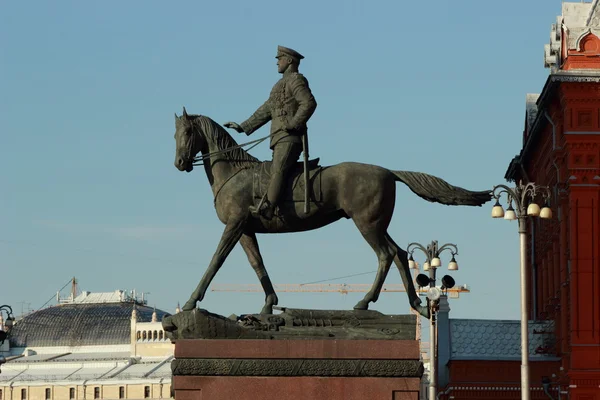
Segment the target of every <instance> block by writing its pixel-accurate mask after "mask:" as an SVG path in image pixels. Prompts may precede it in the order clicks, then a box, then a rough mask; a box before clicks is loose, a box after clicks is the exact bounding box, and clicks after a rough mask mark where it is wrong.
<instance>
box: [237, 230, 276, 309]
mask: <svg viewBox="0 0 600 400" xmlns="http://www.w3.org/2000/svg"><path fill="white" fill-rule="evenodd" d="M240 244H241V245H242V248H243V249H244V251H245V252H246V255H247V256H248V261H249V262H250V265H251V266H252V268H253V269H254V272H256V276H258V280H259V281H260V284H261V285H262V288H263V290H264V291H265V305H264V307H263V309H262V311H261V312H260V313H261V314H273V306H276V305H277V302H278V301H279V300H278V299H277V294H275V290H274V289H273V284H272V283H271V279H270V278H269V274H267V270H266V268H265V265H264V263H263V259H262V256H261V255H260V250H259V248H258V242H257V241H256V234H254V233H245V234H243V235H242V237H241V239H240Z"/></svg>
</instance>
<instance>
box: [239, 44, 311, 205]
mask: <svg viewBox="0 0 600 400" xmlns="http://www.w3.org/2000/svg"><path fill="white" fill-rule="evenodd" d="M282 56H291V57H293V58H296V59H298V60H300V59H302V58H304V57H303V56H302V55H301V54H299V53H298V52H296V51H294V50H292V49H288V48H285V47H282V46H279V48H278V54H277V57H282ZM316 108H317V102H316V101H315V98H314V97H313V95H312V93H311V91H310V87H309V86H308V81H307V80H306V78H305V77H304V76H303V75H302V74H300V73H298V72H287V71H286V72H284V74H283V77H282V78H281V79H280V80H279V81H278V82H277V83H276V84H275V86H273V89H272V90H271V94H270V95H269V99H268V100H267V101H266V102H265V103H264V104H263V105H262V106H260V107H259V109H258V110H256V112H255V113H254V114H252V116H251V117H250V118H248V119H247V120H246V121H244V122H242V123H241V124H240V126H241V127H242V129H243V130H244V132H245V133H246V134H247V135H250V134H252V133H253V132H254V131H256V130H257V129H259V128H260V127H261V126H263V125H265V124H266V123H267V122H269V121H271V149H273V163H272V165H271V181H270V182H269V189H268V191H267V201H268V202H270V203H271V205H272V206H275V205H276V204H277V203H278V201H279V197H280V195H281V192H282V190H283V188H284V183H285V179H286V178H287V172H288V171H289V169H290V168H291V167H292V166H293V165H294V164H295V163H296V161H298V159H299V158H300V154H301V153H302V135H306V133H307V127H306V122H307V121H308V120H309V118H310V117H311V116H312V114H313V113H314V111H315V109H316Z"/></svg>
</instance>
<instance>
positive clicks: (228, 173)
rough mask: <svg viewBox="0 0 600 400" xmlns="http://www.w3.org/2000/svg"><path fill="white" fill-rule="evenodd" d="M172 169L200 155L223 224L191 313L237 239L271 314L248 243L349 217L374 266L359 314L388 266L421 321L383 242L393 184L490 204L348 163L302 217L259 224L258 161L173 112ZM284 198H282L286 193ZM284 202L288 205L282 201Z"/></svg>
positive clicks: (388, 241)
mask: <svg viewBox="0 0 600 400" xmlns="http://www.w3.org/2000/svg"><path fill="white" fill-rule="evenodd" d="M175 142H176V155H175V166H176V167H177V169H179V170H180V171H187V172H190V171H192V169H193V168H194V167H193V165H194V160H195V158H196V155H197V154H198V153H202V158H203V159H204V160H205V162H204V170H205V172H206V175H207V177H208V181H209V182H210V185H211V188H212V191H213V195H214V197H215V208H216V211H217V216H218V217H219V219H220V220H221V222H223V224H225V231H224V232H223V235H222V237H221V240H220V242H219V245H218V247H217V250H216V252H215V254H214V256H213V258H212V260H211V262H210V264H209V266H208V268H207V269H206V272H205V273H204V276H203V277H202V280H201V281H200V283H199V284H198V287H197V288H196V290H194V292H193V293H192V295H191V296H190V299H189V300H188V301H187V303H185V305H184V306H183V310H193V309H194V308H195V307H196V302H198V301H201V300H202V299H203V298H204V295H205V294H206V290H207V289H208V286H209V285H210V282H211V281H212V279H213V278H214V277H215V275H216V273H217V271H218V270H219V268H221V266H222V265H223V263H224V262H225V259H226V258H227V256H228V255H229V253H230V252H231V250H232V249H233V247H234V246H235V245H236V243H237V242H240V243H241V245H242V248H243V249H244V251H245V252H246V255H247V256H248V260H249V261H250V265H251V266H252V268H253V269H254V271H255V272H256V275H257V276H258V279H259V280H260V283H261V285H262V287H263V290H264V291H265V295H266V298H265V305H264V307H263V309H262V311H261V312H262V313H267V314H272V312H273V306H274V305H277V301H278V300H277V294H276V293H275V291H274V289H273V285H272V283H271V280H270V279H269V275H268V274H267V270H266V269H265V266H264V264H263V260H262V256H261V254H260V250H259V248H258V242H257V240H256V234H257V233H283V232H299V231H307V230H312V229H318V228H321V227H323V226H325V225H328V224H331V223H332V222H335V221H337V220H339V219H341V218H351V219H352V221H354V223H355V224H356V227H357V228H358V230H359V231H360V233H361V234H362V235H363V237H364V238H365V240H366V241H367V242H368V243H369V244H370V245H371V247H372V248H373V250H374V251H375V253H376V254H377V259H378V260H379V267H378V269H377V276H376V277H375V282H374V283H373V286H372V287H371V289H370V290H369V292H368V293H367V294H366V295H365V297H364V298H363V299H362V300H361V301H359V302H358V304H356V306H354V308H355V309H360V310H365V309H367V308H368V306H369V303H370V302H376V301H377V299H378V297H379V294H380V292H381V288H382V286H383V282H384V280H385V278H386V276H387V274H388V271H389V269H390V266H391V264H392V262H394V263H395V264H396V267H398V270H399V271H400V275H401V276H402V281H403V283H404V286H405V288H406V292H407V294H408V297H409V302H410V305H411V307H413V308H414V309H415V310H417V311H418V312H419V313H420V314H421V315H423V316H425V317H427V318H428V317H429V312H428V308H427V307H426V306H422V305H421V299H419V296H418V295H417V292H416V291H415V287H414V285H413V282H412V279H411V275H410V270H409V268H408V257H407V256H408V254H407V253H406V251H404V250H403V249H401V248H400V247H399V246H398V245H397V244H396V243H395V242H394V241H393V240H392V238H391V237H390V235H389V234H388V232H387V228H388V226H389V224H390V221H391V219H392V214H393V212H394V205H395V197H396V182H398V181H400V182H403V183H404V184H406V185H407V186H408V187H409V188H410V190H412V191H413V192H414V193H416V194H417V195H418V196H420V197H421V198H423V199H425V200H428V201H431V202H438V203H442V204H447V205H467V206H481V205H482V204H484V203H486V202H487V201H489V200H490V198H491V195H490V192H489V191H481V192H473V191H469V190H465V189H462V188H459V187H456V186H452V185H450V184H449V183H447V182H446V181H444V180H442V179H440V178H437V177H434V176H431V175H427V174H424V173H420V172H408V171H391V170H388V169H385V168H382V167H378V166H375V165H369V164H359V163H354V162H344V163H341V164H337V165H333V166H330V167H325V168H323V169H322V170H321V172H319V173H320V174H321V176H320V192H321V198H320V201H319V202H318V203H316V204H315V205H313V206H312V207H311V208H310V211H309V214H308V215H304V214H303V212H302V211H301V210H302V207H301V205H302V204H301V203H298V204H299V205H297V206H291V208H290V207H288V208H287V210H286V211H285V214H284V215H285V218H283V219H282V218H274V219H273V220H271V221H267V220H265V219H263V218H255V217H252V216H251V215H250V212H249V207H250V205H252V204H254V197H255V196H254V188H253V177H254V169H255V167H256V166H258V165H260V164H261V162H260V161H259V160H258V159H256V158H255V157H253V156H251V155H250V154H248V153H247V152H246V151H244V150H242V149H241V148H240V147H239V146H237V143H236V142H235V140H234V139H233V138H232V137H231V136H230V135H229V133H227V132H226V131H225V129H224V128H223V127H221V126H220V125H219V124H217V123H216V122H214V121H213V120H212V119H210V118H208V117H205V116H202V115H188V114H187V112H186V110H185V108H184V109H183V115H182V116H181V117H178V116H177V114H175ZM288 195H289V193H288ZM288 204H289V203H288Z"/></svg>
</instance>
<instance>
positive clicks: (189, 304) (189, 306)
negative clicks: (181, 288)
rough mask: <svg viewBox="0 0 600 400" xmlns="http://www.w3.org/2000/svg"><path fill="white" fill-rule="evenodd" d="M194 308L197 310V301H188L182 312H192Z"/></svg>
mask: <svg viewBox="0 0 600 400" xmlns="http://www.w3.org/2000/svg"><path fill="white" fill-rule="evenodd" d="M194 308H196V300H192V299H190V300H188V301H187V303H185V304H184V305H183V308H182V309H181V310H182V311H192V310H193V309H194Z"/></svg>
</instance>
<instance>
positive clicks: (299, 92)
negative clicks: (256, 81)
mask: <svg viewBox="0 0 600 400" xmlns="http://www.w3.org/2000/svg"><path fill="white" fill-rule="evenodd" d="M316 108H317V102H316V101H315V98H314V97H313V95H312V93H311V91H310V88H309V86H308V81H307V80H306V78H305V77H304V76H303V75H302V74H300V73H298V72H292V73H289V74H285V73H284V75H283V77H282V78H281V79H280V80H279V81H278V82H277V83H276V84H275V86H273V89H272V90H271V94H270V95H269V99H268V100H267V101H266V102H265V103H264V104H263V105H262V106H260V107H259V109H258V110H256V112H255V113H254V114H252V116H251V117H250V118H248V119H247V120H246V121H244V122H242V123H241V124H240V126H241V127H242V129H243V130H244V132H246V134H247V135H250V134H251V133H252V132H254V131H256V130H257V129H258V128H260V127H261V126H263V125H264V124H266V123H267V122H269V121H271V148H273V147H275V145H276V144H277V143H279V142H284V141H285V142H293V143H302V139H301V137H302V135H303V134H306V132H307V128H306V122H307V121H308V119H309V118H310V117H311V115H312V114H313V112H314V111H315V109H316Z"/></svg>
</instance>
